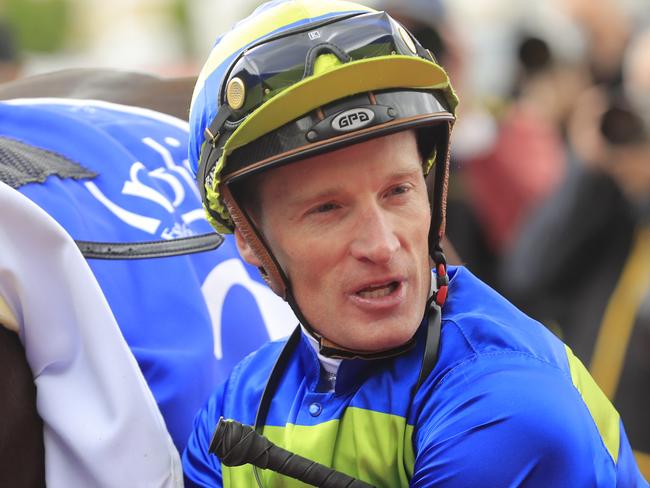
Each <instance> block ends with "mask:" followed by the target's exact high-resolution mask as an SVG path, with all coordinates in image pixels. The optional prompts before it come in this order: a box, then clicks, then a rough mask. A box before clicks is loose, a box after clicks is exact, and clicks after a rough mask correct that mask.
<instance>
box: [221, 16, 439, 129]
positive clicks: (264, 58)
mask: <svg viewBox="0 0 650 488" xmlns="http://www.w3.org/2000/svg"><path fill="white" fill-rule="evenodd" d="M326 53H327V54H333V55H334V56H336V57H337V58H338V59H339V60H340V61H341V62H342V63H347V62H349V61H358V60H361V59H368V58H375V57H378V56H387V55H395V54H403V55H407V56H413V55H417V56H420V57H422V58H424V59H427V60H431V61H433V60H434V59H433V56H432V55H431V53H430V52H428V51H427V50H426V49H424V48H423V47H422V46H421V45H420V44H419V43H418V42H417V41H415V40H414V39H413V38H412V37H411V35H410V34H409V33H408V32H407V31H406V29H404V27H402V26H401V25H399V24H398V23H397V22H395V21H394V20H392V19H391V18H390V17H389V16H388V15H387V14H386V13H385V12H377V13H370V14H362V13H356V14H353V15H349V16H348V17H347V18H344V19H343V20H341V18H340V17H337V18H334V19H328V20H327V21H325V22H324V23H322V24H320V25H318V24H317V25H314V24H311V25H309V26H308V27H307V28H304V27H303V28H302V29H300V30H297V31H296V30H293V31H289V32H283V33H282V34H279V35H278V36H277V37H275V38H273V37H272V38H271V39H270V40H269V39H265V40H264V41H263V43H261V44H258V45H253V46H252V47H249V48H248V49H246V50H245V51H244V52H243V53H242V54H241V55H240V56H239V58H238V59H237V61H236V62H235V63H234V65H233V66H232V68H231V70H230V73H229V75H228V81H227V82H226V83H224V85H223V87H222V88H223V92H222V95H221V96H222V100H223V101H224V102H225V103H229V102H235V103H234V107H233V104H231V108H232V109H233V118H235V119H238V118H241V117H243V116H245V115H246V114H248V113H250V112H252V111H253V110H254V109H256V108H257V107H259V106H260V105H262V103H264V102H265V101H266V100H268V99H270V98H272V97H273V96H274V95H276V94H277V93H278V92H280V91H282V90H284V89H285V88H287V87H289V86H291V85H293V84H295V83H297V82H299V81H300V80H302V79H304V78H307V77H308V76H311V75H313V74H314V64H315V62H316V58H317V57H318V56H319V55H321V54H326ZM235 79H238V80H239V82H237V83H241V84H239V85H238V86H240V87H241V86H245V87H246V88H245V94H244V96H243V97H241V98H240V95H239V93H237V94H235V95H233V94H232V93H228V90H229V89H231V90H232V89H233V80H235ZM235 90H236V89H235Z"/></svg>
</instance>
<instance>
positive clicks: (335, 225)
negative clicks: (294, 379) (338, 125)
mask: <svg viewBox="0 0 650 488" xmlns="http://www.w3.org/2000/svg"><path fill="white" fill-rule="evenodd" d="M259 191H260V196H261V199H260V203H261V214H260V220H261V228H262V232H263V234H264V235H265V236H266V238H267V240H268V244H269V245H270V247H271V249H272V251H273V253H274V255H275V256H276V258H277V260H278V262H279V264H280V266H281V267H282V268H283V269H284V270H285V272H286V273H287V275H288V277H289V281H290V282H291V286H292V290H293V294H294V297H295V299H296V301H297V303H298V306H299V307H300V309H301V311H302V312H303V314H304V315H305V318H306V319H307V320H308V321H309V323H310V324H311V325H312V326H313V327H314V328H315V329H316V330H317V332H319V333H320V334H322V335H323V336H324V337H325V338H327V339H328V340H329V341H331V342H333V343H334V344H336V345H338V346H342V347H344V348H348V349H354V350H361V351H379V350H384V349H388V348H392V347H396V346H399V345H401V344H403V343H405V342H406V341H408V339H410V338H411V336H412V335H413V334H414V333H415V330H416V329H417V327H418V325H419V323H420V321H421V319H422V316H423V312H424V307H425V303H426V299H427V297H428V294H429V290H430V282H431V272H430V267H429V254H428V234H429V226H430V221H431V218H430V209H429V203H428V199H427V190H426V186H425V181H424V177H423V174H422V164H421V159H420V156H419V154H418V150H417V146H416V141H415V135H414V133H413V132H412V131H409V132H400V133H397V134H393V135H389V136H385V137H381V138H377V139H373V140H370V141H367V142H364V143H360V144H356V145H353V146H350V147H347V148H344V149H340V150H338V151H335V152H331V153H327V154H324V155H319V156H315V157H312V158H308V159H306V160H303V161H300V162H297V163H293V164H289V165H286V166H283V167H280V168H276V169H273V170H270V171H268V172H267V173H265V174H264V176H263V178H261V187H260V189H259ZM238 243H239V244H240V250H241V251H242V255H243V256H244V257H245V259H247V260H248V261H249V262H251V263H252V264H254V265H256V266H259V265H260V263H259V261H258V260H257V259H256V258H255V256H254V255H253V254H252V252H250V248H248V246H247V244H246V243H245V242H244V241H243V239H241V236H239V238H238Z"/></svg>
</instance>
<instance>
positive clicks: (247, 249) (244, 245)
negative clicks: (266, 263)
mask: <svg viewBox="0 0 650 488" xmlns="http://www.w3.org/2000/svg"><path fill="white" fill-rule="evenodd" d="M235 241H236V242H237V250H238V251H239V254H240V255H241V257H242V258H243V259H244V261H246V262H247V263H248V264H252V265H253V266H255V267H256V268H260V267H262V261H260V259H259V258H258V257H257V254H255V252H254V251H253V248H252V247H251V246H250V244H249V243H248V241H247V240H246V239H244V236H243V235H242V233H241V232H240V231H239V229H238V228H237V227H235Z"/></svg>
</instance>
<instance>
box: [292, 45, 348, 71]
mask: <svg viewBox="0 0 650 488" xmlns="http://www.w3.org/2000/svg"><path fill="white" fill-rule="evenodd" d="M325 53H330V54H333V55H334V56H336V57H337V58H338V59H339V60H340V61H341V62H342V63H348V62H350V60H352V58H351V57H350V55H349V54H348V53H346V52H345V51H344V50H343V49H341V48H340V47H338V46H337V45H336V44H333V43H331V42H321V43H320V44H316V45H315V46H314V47H312V48H311V49H310V50H309V51H307V56H306V58H305V71H304V72H303V75H302V78H303V79H305V78H307V77H308V76H311V75H313V74H314V66H315V64H316V58H317V57H318V56H320V55H321V54H325Z"/></svg>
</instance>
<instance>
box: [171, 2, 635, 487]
mask: <svg viewBox="0 0 650 488" xmlns="http://www.w3.org/2000/svg"><path fill="white" fill-rule="evenodd" d="M457 102H458V100H457V97H456V95H455V93H454V91H453V89H452V86H451V84H450V81H449V79H448V77H447V74H446V72H445V71H444V69H443V68H442V67H441V66H440V65H439V64H438V63H437V62H436V60H435V59H434V58H433V56H432V55H431V53H429V52H427V51H426V50H425V49H424V48H422V46H421V45H420V44H419V43H418V41H417V40H416V39H415V38H413V37H412V35H411V34H410V33H409V32H408V31H407V30H406V29H405V28H404V27H402V26H401V25H400V24H399V23H397V22H396V21H395V20H394V19H392V18H391V17H390V16H388V15H387V14H385V13H383V12H377V11H374V10H373V9H370V8H367V7H364V6H362V5H358V4H355V3H352V2H347V1H338V0H329V1H326V0H275V1H271V2H269V3H267V4H264V5H262V6H261V7H259V8H258V9H257V10H256V11H255V12H254V13H253V14H252V15H251V16H250V17H248V18H247V19H245V20H243V21H241V22H240V23H238V24H237V25H236V26H235V27H234V28H233V29H232V30H231V31H230V32H228V33H226V34H225V35H224V36H222V37H221V38H220V39H219V40H218V41H217V43H216V44H215V46H214V47H213V49H212V51H211V53H210V55H209V57H208V60H207V61H206V63H205V65H204V67H203V70H202V71H201V74H200V75H199V79H198V82H197V85H196V88H195V92H194V96H193V101H192V108H191V113H190V164H191V165H192V167H193V169H195V171H196V172H197V179H198V183H199V189H200V191H201V193H202V198H203V203H204V206H205V208H206V211H207V213H208V218H209V220H210V222H211V223H212V224H213V225H214V226H215V228H216V229H218V230H219V231H221V232H234V234H235V237H236V242H237V247H238V249H239V252H240V253H241V255H242V257H243V258H244V259H245V260H246V261H247V262H248V263H250V264H252V265H254V266H256V267H258V268H259V269H260V272H261V274H262V276H263V277H264V278H265V279H266V280H267V281H268V283H269V284H270V286H271V288H272V289H273V290H274V291H275V292H276V293H277V294H278V295H279V296H281V297H282V298H284V299H285V300H286V301H287V302H288V303H289V305H290V306H291V307H292V309H293V311H294V312H295V315H296V316H297V317H298V319H299V321H300V324H299V325H298V326H297V327H296V328H295V330H294V332H293V333H292V335H291V337H290V338H289V339H284V340H279V341H274V342H271V343H270V344H268V345H265V346H263V347H262V348H261V349H259V350H258V351H257V352H256V353H254V354H252V355H250V356H248V357H247V358H246V359H245V360H243V361H242V362H241V363H240V364H239V365H238V366H237V367H236V368H235V370H234V371H233V373H232V374H231V375H230V377H229V378H228V380H227V381H226V382H225V383H224V384H222V385H221V386H220V387H219V388H217V390H216V391H215V393H214V394H213V395H212V397H211V398H210V400H209V401H208V402H207V404H206V405H205V406H204V408H203V409H202V410H201V411H200V412H199V413H198V415H197V417H196V419H195V427H194V432H193V434H192V436H191V438H190V440H189V442H188V444H187V448H186V450H185V452H184V455H183V467H184V472H185V476H186V485H188V486H215V487H220V486H228V487H246V486H247V487H255V486H264V487H272V486H283V487H286V486H302V485H301V484H300V483H298V482H296V481H293V480H291V479H289V478H286V477H284V476H283V475H279V474H277V473H273V472H270V471H264V472H257V470H256V469H254V468H253V467H251V466H249V465H244V466H237V467H234V466H231V465H230V463H229V462H228V460H227V459H225V458H224V459H220V458H218V457H216V456H214V455H212V454H210V450H211V448H210V445H211V438H212V433H213V431H214V428H215V426H216V424H217V422H218V420H219V419H220V418H221V417H224V418H227V419H234V420H237V421H239V422H242V423H244V424H250V425H254V426H255V428H256V430H258V431H259V432H262V433H263V434H264V435H265V436H267V437H268V438H269V439H270V440H272V441H273V442H274V443H276V444H278V445H279V446H281V447H284V448H285V449H287V450H290V451H293V452H295V453H297V454H299V455H301V456H304V457H307V458H311V459H313V460H315V461H317V462H319V463H321V464H324V465H326V466H329V467H332V468H334V469H336V470H338V471H342V472H344V473H345V474H347V475H349V476H352V477H355V478H358V479H360V480H362V481H364V482H365V483H369V484H372V485H374V486H390V487H396V486H417V487H425V486H427V487H428V486H514V485H519V484H522V483H526V484H527V485H528V486H614V485H617V484H618V485H619V486H646V485H647V484H646V483H645V481H644V480H643V479H642V477H641V475H640V474H639V472H638V468H637V467H636V464H635V461H634V458H633V456H632V452H631V449H630V446H629V443H628V441H627V437H626V434H625V430H624V428H623V425H622V423H621V420H620V418H619V415H618V413H617V412H616V410H615V409H614V408H613V407H612V405H611V404H610V403H609V402H608V400H607V399H606V398H605V397H604V395H603V394H602V392H600V390H599V389H598V387H597V386H596V384H595V383H594V382H593V380H592V379H591V377H590V376H589V374H588V373H587V371H586V370H585V368H584V367H583V365H582V364H581V363H580V361H579V360H578V359H576V358H575V356H574V355H573V354H572V353H571V351H570V349H568V348H567V347H566V346H565V345H564V344H563V343H562V342H560V341H559V340H558V339H557V338H556V337H555V336H553V335H552V334H551V333H550V332H549V331H548V330H546V329H545V328H544V327H543V326H542V325H541V324H539V323H537V322H535V321H533V320H532V319H530V318H528V317H526V316H525V315H524V314H522V313H521V312H520V311H518V310H517V309H516V308H514V307H513V306H512V305H511V304H510V303H508V302H507V301H506V300H505V299H504V298H502V297H501V296H499V295H498V294H497V293H496V292H495V291H493V290H492V289H490V288H489V287H487V286H486V285H485V284H483V283H482V282H480V281H479V280H478V279H477V278H476V277H474V276H473V275H472V274H471V273H470V272H469V271H468V270H467V269H465V268H463V267H449V268H448V267H447V265H446V262H445V257H444V254H443V252H442V248H441V239H442V236H443V234H444V228H445V203H446V190H447V179H448V174H449V136H450V132H451V129H452V126H453V123H454V120H455V114H456V105H457ZM432 267H433V271H432V269H431V268H432Z"/></svg>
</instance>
